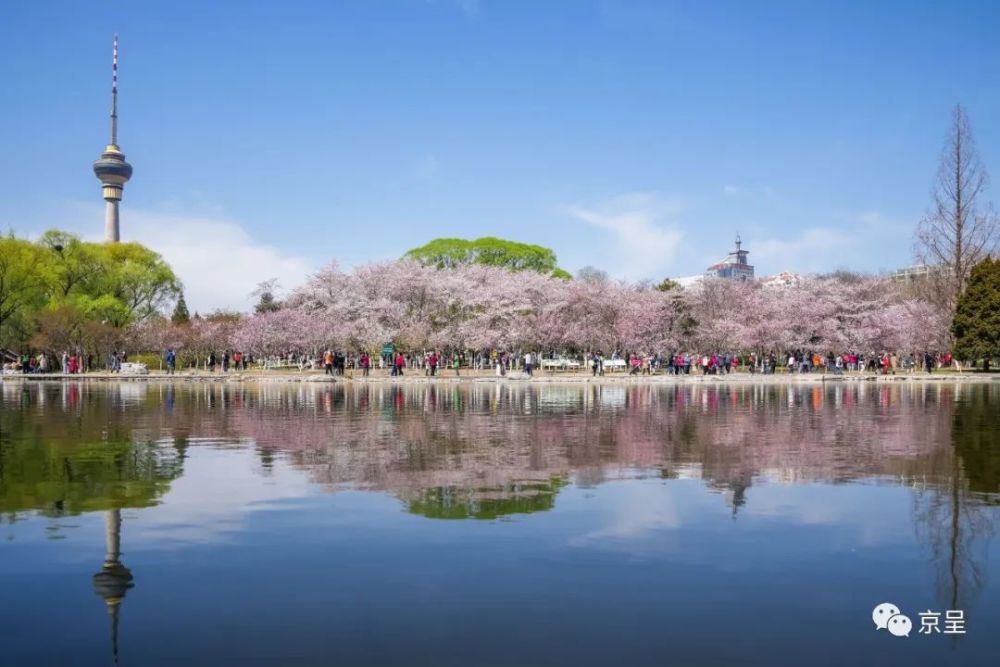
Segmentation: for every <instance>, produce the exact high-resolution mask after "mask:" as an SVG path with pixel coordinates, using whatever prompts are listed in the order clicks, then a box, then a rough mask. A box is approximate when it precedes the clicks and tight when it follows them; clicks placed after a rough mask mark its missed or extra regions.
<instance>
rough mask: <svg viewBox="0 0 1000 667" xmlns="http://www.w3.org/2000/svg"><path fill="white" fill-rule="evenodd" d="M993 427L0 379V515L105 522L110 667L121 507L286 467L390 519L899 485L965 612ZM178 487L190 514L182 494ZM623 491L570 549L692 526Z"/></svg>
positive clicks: (981, 569)
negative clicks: (391, 508) (691, 492)
mask: <svg viewBox="0 0 1000 667" xmlns="http://www.w3.org/2000/svg"><path fill="white" fill-rule="evenodd" d="M998 429H1000V385H998V384H979V385H955V384H947V383H933V384H930V383H928V384H920V385H911V384H892V383H878V384H867V383H851V384H843V383H840V384H830V385H814V386H779V385H766V386H765V385H731V386H727V385H717V386H708V385H706V386H691V385H688V386H664V385H660V386H657V385H634V386H621V385H618V386H604V387H602V386H596V385H595V386H584V385H543V386H539V387H536V388H529V387H525V386H518V385H515V384H507V385H503V384H493V383H482V384H467V385H458V384H442V385H438V386H434V385H430V386H428V385H405V386H402V385H391V384H378V385H376V384H371V385H359V386H350V385H332V386H331V385H325V386H312V385H307V384H304V385H294V386H286V385H260V386H257V385H229V384H204V385H195V384H189V385H185V384H179V385H158V384H146V383H123V384H120V385H107V386H104V385H88V384H78V383H63V384H56V383H52V384H34V383H31V384H23V385H22V384H3V385H2V402H0V522H6V523H9V524H12V525H13V524H16V523H17V522H22V521H28V520H32V518H37V517H41V518H43V519H45V520H51V525H50V531H49V537H50V538H53V537H56V538H58V537H62V536H64V534H65V532H66V531H67V530H70V529H68V528H67V527H66V526H65V525H64V524H63V523H61V522H60V521H59V520H60V519H63V518H65V517H68V516H77V515H85V514H88V513H98V512H101V513H103V518H104V522H105V533H104V539H105V557H104V563H103V566H102V568H101V570H100V571H99V572H98V573H97V574H95V575H93V589H94V591H95V592H96V593H97V594H98V595H99V596H100V597H101V598H102V599H103V600H104V601H105V604H106V607H107V611H108V614H109V616H110V621H111V642H112V653H113V656H114V659H115V660H116V661H117V656H118V625H119V614H120V611H121V608H122V603H123V600H124V599H125V596H126V593H127V592H128V591H129V590H130V589H131V588H132V587H133V585H134V579H133V573H132V571H131V569H130V568H129V567H128V566H126V565H125V564H124V562H123V557H122V548H121V536H122V523H123V515H122V511H123V510H139V509H143V508H150V507H154V506H156V505H158V504H159V503H164V506H163V508H162V509H164V510H171V509H172V508H173V509H175V516H180V518H179V519H174V520H173V521H174V524H177V525H180V526H181V528H184V529H187V528H189V527H190V526H191V525H194V524H199V523H202V522H203V521H204V517H203V515H201V514H199V513H198V510H197V508H195V507H194V506H195V505H198V504H202V505H205V506H208V505H211V506H213V507H219V508H223V509H224V511H230V509H232V508H233V507H243V506H245V505H247V504H248V503H249V502H250V501H248V500H246V498H245V497H243V496H240V495H239V492H238V491H240V490H246V489H250V488H252V487H256V488H258V489H259V488H263V487H264V486H265V485H267V488H269V489H275V488H278V489H280V488H288V486H287V485H288V478H287V470H293V471H296V472H297V474H298V475H299V476H302V477H305V478H308V480H309V482H310V484H311V485H314V486H315V487H317V488H320V489H322V490H323V491H325V492H327V493H333V494H337V493H341V492H343V491H345V490H350V491H357V490H360V491H377V492H380V493H382V494H388V496H389V497H390V498H394V499H395V500H396V501H398V503H399V510H400V513H401V514H404V515H410V516H412V518H414V519H419V517H426V518H427V519H432V520H444V519H451V520H462V519H468V520H497V519H511V520H527V518H529V515H536V516H537V515H539V514H540V513H554V510H555V508H556V507H557V505H559V504H560V502H561V500H560V499H561V498H565V494H566V493H567V492H568V491H569V490H571V489H585V490H586V489H589V488H594V489H596V488H598V487H603V486H606V485H605V483H606V482H610V481H623V480H627V481H635V480H640V481H641V480H646V481H664V482H665V483H666V484H667V485H668V486H671V485H674V486H677V487H679V488H684V487H683V486H682V485H684V484H685V483H688V482H686V481H685V480H688V481H689V482H690V483H693V484H697V485H698V487H699V488H702V489H707V490H708V491H709V492H711V494H712V495H711V501H712V502H713V503H716V504H717V506H719V507H720V508H721V509H722V511H724V512H725V513H726V523H727V524H729V523H730V521H729V519H730V517H731V519H732V525H733V526H739V525H740V524H741V523H742V522H744V521H745V520H747V514H748V513H750V515H751V516H752V514H753V513H754V512H758V513H766V512H769V511H779V510H780V511H787V508H784V509H782V508H779V510H775V509H774V507H768V506H767V504H766V502H764V503H762V504H759V505H758V504H757V503H761V499H762V498H765V499H766V494H764V493H761V491H762V490H763V489H764V488H769V487H774V486H780V487H801V488H810V486H811V485H816V484H821V485H824V486H827V487H830V488H843V487H845V486H846V485H848V484H853V485H859V486H860V487H877V488H882V487H896V488H904V489H908V493H909V495H910V497H911V498H912V500H911V503H912V507H911V508H910V510H909V511H910V513H911V517H910V518H911V520H912V526H913V531H914V534H915V536H916V538H917V540H918V542H919V544H920V545H922V548H923V549H925V550H926V554H927V556H928V559H927V561H928V563H929V565H930V566H931V568H932V569H933V576H934V586H935V590H936V594H937V598H938V601H939V604H940V605H941V607H942V608H949V609H966V610H971V609H973V608H975V607H976V605H977V604H978V602H979V598H980V596H981V593H982V591H983V590H984V588H985V587H986V586H987V584H988V579H989V577H988V575H989V573H990V560H989V553H988V546H989V544H990V542H991V540H992V538H993V535H994V533H995V521H996V519H997V507H998V505H1000V446H998V441H1000V437H998V434H1000V430H998ZM220 452H228V453H230V454H237V453H238V454H239V455H240V456H242V457H250V458H252V460H253V461H254V462H255V463H254V467H253V469H252V474H251V475H250V476H249V477H247V478H241V479H240V480H238V482H237V483H234V485H233V486H231V487H226V489H227V490H226V491H225V492H222V491H220V489H222V488H223V486H222V484H223V482H224V474H223V472H224V470H225V469H224V468H223V466H230V465H232V460H231V459H226V460H224V461H221V462H218V463H213V464H212V465H215V466H217V467H215V468H212V467H209V468H206V469H204V470H199V469H197V466H192V465H189V462H190V461H192V460H195V461H202V462H211V461H212V459H211V457H210V456H208V455H207V454H206V453H220ZM206 464H207V463H206ZM189 468H191V469H189ZM199 475H200V476H199ZM186 480H187V481H188V482H192V485H191V486H189V487H188V488H186V489H183V490H184V492H185V493H188V494H190V495H189V496H188V503H189V504H188V505H185V504H184V502H183V499H182V497H181V496H179V495H177V493H178V491H180V490H182V488H181V487H184V485H185V481H186ZM192 487H193V488H192ZM626 488H627V489H628V490H627V491H624V490H623V491H621V494H622V496H623V497H624V498H626V499H627V506H626V507H625V508H624V510H623V513H622V515H621V516H619V517H617V518H616V520H615V522H614V524H613V525H612V526H610V527H602V528H597V529H593V530H591V529H589V528H588V531H587V532H586V533H585V534H584V535H583V536H582V537H577V538H575V539H574V540H573V541H572V542H571V543H572V544H574V545H585V546H586V545H590V544H593V543H595V542H596V541H599V540H607V539H634V538H635V537H636V536H637V535H641V534H642V532H643V531H644V530H649V528H650V527H651V526H652V527H654V528H655V529H670V530H676V529H678V528H681V527H684V526H685V522H689V521H690V519H689V516H690V515H686V514H685V513H684V512H683V511H679V509H678V507H673V506H667V505H664V504H663V503H662V500H663V498H662V496H655V497H650V496H647V495H645V494H647V492H648V491H649V490H650V489H649V487H646V486H643V485H642V484H632V485H630V486H627V487H626ZM230 492H231V495H232V496H233V497H232V498H229V499H226V498H222V497H221V496H220V494H222V493H230ZM268 493H272V492H271V491H269V492H268ZM292 495H296V496H301V495H303V491H302V489H301V488H296V489H294V490H293V491H292ZM367 495H369V496H372V495H374V494H367ZM247 497H250V498H254V499H256V498H268V497H271V496H269V495H266V494H265V495H260V496H255V495H253V494H252V493H251V494H250V495H249V496H247ZM227 500H231V501H232V504H231V505H227V504H226V503H227ZM657 503H660V504H657ZM722 503H725V504H726V505H727V506H728V508H726V507H722ZM158 509H160V508H158ZM866 509H867V508H866ZM878 510H879V508H877V507H873V508H870V511H871V512H878ZM220 511H222V510H220ZM128 520H129V514H128V513H126V515H125V518H124V521H125V522H127V521H128ZM423 523H424V525H429V523H428V522H423ZM435 523H436V524H442V525H443V524H447V523H448V522H447V521H435ZM452 523H456V522H452ZM172 525H173V524H172ZM462 525H465V526H473V525H474V523H473V522H469V523H467V524H462ZM175 527H176V526H175ZM146 530H147V531H148V530H149V527H148V526H146ZM907 530H909V528H907ZM146 534H147V535H155V536H157V537H159V538H162V536H163V533H156V532H155V530H154V531H153V532H151V533H150V532H147V533H146ZM17 538H18V533H17V532H14V533H12V534H11V538H10V539H11V540H16V539H17ZM0 548H2V547H0ZM129 562H132V561H131V559H129ZM133 565H134V563H133ZM994 569H995V568H994ZM144 581H149V577H147V578H144ZM132 604H135V603H134V602H133V603H132ZM105 641H106V639H105Z"/></svg>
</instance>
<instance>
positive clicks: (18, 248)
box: [0, 236, 52, 342]
mask: <svg viewBox="0 0 1000 667" xmlns="http://www.w3.org/2000/svg"><path fill="white" fill-rule="evenodd" d="M44 260H45V258H44V256H43V254H42V252H41V250H40V249H39V247H38V246H37V245H35V244H33V243H30V242H29V241H23V240H21V239H16V238H14V237H13V236H4V237H0V342H4V341H5V340H7V338H8V337H7V336H6V333H7V332H6V328H8V327H9V326H10V324H11V323H12V322H13V321H14V320H15V319H16V318H18V317H23V316H24V315H25V313H26V312H27V311H34V310H37V309H38V308H41V307H42V306H43V305H44V304H45V301H46V298H47V297H48V293H49V290H50V288H51V285H52V283H51V278H52V275H51V273H50V272H49V271H48V270H46V267H45V261H44ZM11 337H13V336H11ZM17 337H18V338H20V336H17ZM16 342H21V341H16Z"/></svg>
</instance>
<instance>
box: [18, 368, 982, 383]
mask: <svg viewBox="0 0 1000 667" xmlns="http://www.w3.org/2000/svg"><path fill="white" fill-rule="evenodd" d="M7 382H10V383H28V382H154V383H164V382H185V383H186V382H212V383H226V384H230V383H236V384H247V383H249V384H294V383H298V384H355V383H357V384H473V383H492V384H496V383H513V384H536V385H537V384H622V385H633V384H664V385H694V384H769V385H794V384H825V383H853V382H878V383H886V382H890V383H898V382H903V383H922V382H961V383H990V382H1000V372H990V373H972V372H969V373H956V372H951V371H949V372H941V373H931V374H928V373H924V372H920V373H901V374H897V375H875V374H872V373H845V374H843V375H834V374H832V373H828V374H822V373H803V374H799V373H792V374H787V373H779V374H775V375H762V374H760V373H755V374H751V373H745V372H738V373H730V374H728V375H701V374H698V375H694V374H691V375H667V374H658V375H639V376H635V375H627V374H624V373H621V374H617V373H616V374H614V375H610V374H609V375H603V376H598V377H593V376H592V375H591V374H590V373H582V372H579V373H573V372H569V373H559V372H556V373H542V372H536V373H535V375H533V376H532V377H531V378H529V377H527V376H526V375H524V373H522V372H520V371H517V372H511V373H509V374H507V375H505V376H496V375H494V374H493V373H491V372H483V373H473V372H469V373H466V374H463V375H461V376H460V377H455V376H454V375H452V374H449V373H447V372H446V373H443V374H441V375H437V376H434V377H430V376H427V375H424V374H423V373H420V372H414V373H413V374H412V375H403V376H402V377H392V376H390V375H389V374H388V373H380V374H377V375H371V376H369V377H362V376H360V375H354V374H353V373H347V374H346V375H343V376H333V377H331V376H329V375H324V374H323V373H321V372H314V373H307V372H303V373H280V372H278V373H267V372H263V373H262V372H240V373H226V374H223V373H221V372H220V373H176V374H174V375H167V374H166V373H165V372H152V373H149V374H147V375H122V374H119V373H84V374H77V375H69V374H62V373H44V374H42V373H39V374H29V375H21V374H5V375H0V383H7Z"/></svg>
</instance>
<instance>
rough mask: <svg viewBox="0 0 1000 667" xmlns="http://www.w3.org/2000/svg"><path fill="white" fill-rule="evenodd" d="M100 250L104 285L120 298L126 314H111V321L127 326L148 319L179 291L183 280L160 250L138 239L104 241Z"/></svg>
mask: <svg viewBox="0 0 1000 667" xmlns="http://www.w3.org/2000/svg"><path fill="white" fill-rule="evenodd" d="M100 250H101V251H102V253H101V258H100V259H101V261H102V263H103V265H104V271H103V277H104V280H102V281H101V282H102V285H101V287H102V288H103V289H104V290H106V291H105V294H110V295H112V296H114V298H115V299H117V300H118V302H119V303H120V304H121V310H122V314H123V317H118V318H115V319H110V318H109V319H108V321H109V323H110V324H113V325H114V326H125V325H126V324H130V323H132V322H139V321H143V320H145V319H148V318H149V317H151V316H152V315H155V314H156V313H158V312H160V311H161V310H162V309H163V308H164V307H166V305H167V304H168V303H170V302H171V301H173V300H174V299H175V298H177V297H178V295H180V293H181V283H180V280H178V279H177V276H176V275H174V272H173V270H172V269H171V268H170V265H169V264H167V263H166V262H165V261H163V258H162V257H161V256H160V255H159V253H156V252H153V251H152V250H150V249H149V248H146V247H144V246H142V245H140V244H138V243H109V244H101V245H100ZM92 296H94V295H92Z"/></svg>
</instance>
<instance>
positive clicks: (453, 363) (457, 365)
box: [451, 354, 462, 377]
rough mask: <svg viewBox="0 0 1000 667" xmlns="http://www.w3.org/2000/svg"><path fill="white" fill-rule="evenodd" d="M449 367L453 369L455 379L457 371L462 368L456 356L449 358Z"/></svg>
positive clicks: (457, 374) (457, 375)
mask: <svg viewBox="0 0 1000 667" xmlns="http://www.w3.org/2000/svg"><path fill="white" fill-rule="evenodd" d="M451 367H452V368H454V369H455V377H459V369H461V367H462V362H461V360H460V359H459V358H458V355H457V354H456V355H455V356H453V357H452V358H451Z"/></svg>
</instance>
